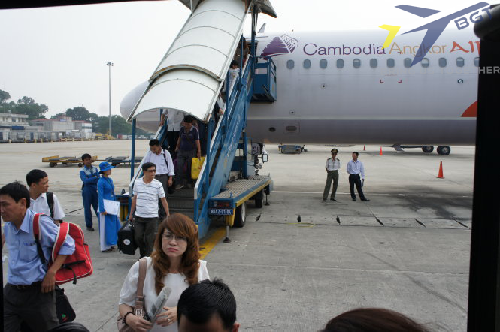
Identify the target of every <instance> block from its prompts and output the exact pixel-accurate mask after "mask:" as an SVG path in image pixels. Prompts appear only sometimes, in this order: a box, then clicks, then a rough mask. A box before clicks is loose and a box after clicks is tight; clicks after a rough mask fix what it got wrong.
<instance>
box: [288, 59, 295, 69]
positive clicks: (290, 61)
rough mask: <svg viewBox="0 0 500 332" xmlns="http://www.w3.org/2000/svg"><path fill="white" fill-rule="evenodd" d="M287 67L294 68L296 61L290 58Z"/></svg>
mask: <svg viewBox="0 0 500 332" xmlns="http://www.w3.org/2000/svg"><path fill="white" fill-rule="evenodd" d="M286 67H287V68H288V69H293V67H295V62H294V61H293V60H288V61H287V62H286Z"/></svg>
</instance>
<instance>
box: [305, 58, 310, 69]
mask: <svg viewBox="0 0 500 332" xmlns="http://www.w3.org/2000/svg"><path fill="white" fill-rule="evenodd" d="M304 68H305V69H309V68H311V60H309V59H305V60H304Z"/></svg>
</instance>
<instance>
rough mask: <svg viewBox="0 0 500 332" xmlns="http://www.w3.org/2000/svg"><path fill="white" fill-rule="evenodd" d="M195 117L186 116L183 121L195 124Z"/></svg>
mask: <svg viewBox="0 0 500 332" xmlns="http://www.w3.org/2000/svg"><path fill="white" fill-rule="evenodd" d="M193 120H194V117H193V116H192V115H186V116H185V117H184V119H183V120H182V121H184V122H188V123H191V122H193Z"/></svg>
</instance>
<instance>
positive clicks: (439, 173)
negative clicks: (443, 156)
mask: <svg viewBox="0 0 500 332" xmlns="http://www.w3.org/2000/svg"><path fill="white" fill-rule="evenodd" d="M437 177H438V179H444V175H443V162H441V164H440V165H439V172H438V176H437Z"/></svg>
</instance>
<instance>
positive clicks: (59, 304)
mask: <svg viewBox="0 0 500 332" xmlns="http://www.w3.org/2000/svg"><path fill="white" fill-rule="evenodd" d="M55 292H56V315H57V319H59V323H61V324H62V323H66V322H72V321H74V320H75V318H76V314H75V311H74V310H73V307H71V304H70V303H69V300H68V297H67V296H66V294H64V288H61V287H59V286H56V289H55Z"/></svg>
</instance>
